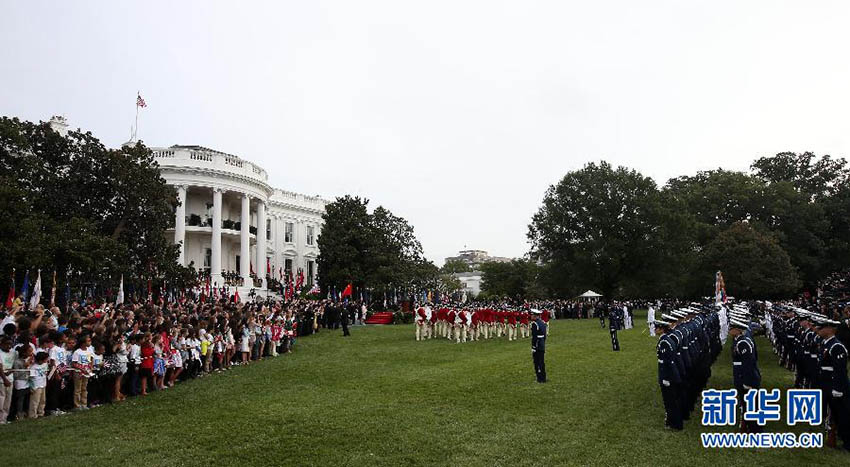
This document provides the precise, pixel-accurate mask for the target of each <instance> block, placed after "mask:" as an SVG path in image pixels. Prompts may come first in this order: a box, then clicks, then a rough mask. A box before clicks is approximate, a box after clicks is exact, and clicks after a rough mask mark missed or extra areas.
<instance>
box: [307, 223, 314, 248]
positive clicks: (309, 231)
mask: <svg viewBox="0 0 850 467" xmlns="http://www.w3.org/2000/svg"><path fill="white" fill-rule="evenodd" d="M307 244H308V245H312V244H313V226H312V225H308V226H307Z"/></svg>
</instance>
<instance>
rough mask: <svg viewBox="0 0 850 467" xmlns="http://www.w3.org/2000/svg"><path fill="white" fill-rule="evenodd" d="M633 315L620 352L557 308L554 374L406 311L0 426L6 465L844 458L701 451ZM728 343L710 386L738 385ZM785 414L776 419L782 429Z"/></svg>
mask: <svg viewBox="0 0 850 467" xmlns="http://www.w3.org/2000/svg"><path fill="white" fill-rule="evenodd" d="M636 322H637V323H639V326H638V327H637V328H636V329H633V330H629V331H624V332H621V333H620V342H621V347H622V351H621V352H619V353H614V352H612V351H611V346H610V341H609V338H608V332H607V330H604V329H601V328H600V326H599V321H598V320H587V321H567V320H562V321H557V322H554V323H553V325H552V334H551V336H550V338H549V341H548V343H547V354H546V364H547V370H548V373H549V379H550V383H549V384H545V385H543V384H537V383H535V382H534V374H533V367H532V363H531V353H530V344H529V342H528V340H520V341H517V342H511V343H508V342H506V341H505V340H504V339H502V340H490V341H486V342H475V343H467V344H461V345H457V344H454V343H450V342H447V341H445V340H432V341H427V342H418V343H417V342H415V341H414V340H413V327H412V326H411V325H405V326H384V327H355V328H353V330H352V336H351V337H350V338H342V337H340V334H341V331H338V332H335V333H329V332H324V331H323V332H322V333H320V334H319V335H317V336H310V337H307V338H304V339H301V340H299V341H298V344H297V351H296V352H295V353H293V354H291V355H288V356H283V357H278V358H276V359H270V360H267V361H264V362H260V363H258V364H254V365H251V366H249V367H247V368H241V367H240V368H236V369H234V370H232V371H230V372H226V373H222V374H216V375H212V376H209V377H206V378H202V379H199V380H195V381H192V382H189V383H184V384H181V385H178V386H177V387H175V388H173V389H170V390H168V391H164V392H161V393H156V394H153V395H151V396H148V397H147V398H144V399H135V400H128V401H126V402H123V403H120V404H116V405H111V406H105V407H102V408H98V409H94V410H90V411H88V412H84V413H77V414H70V415H65V416H62V417H51V418H46V419H40V420H35V421H25V422H21V423H14V424H10V425H6V426H2V427H0V439H2V440H3V443H2V444H3V446H4V448H3V456H2V458H3V463H2V465H77V466H87V465H104V466H117V465H205V466H215V465H228V464H230V465H258V466H259V465H262V466H270V465H326V466H329V465H393V466H394V465H429V464H440V465H484V466H492V465H511V466H513V465H669V464H674V463H675V464H682V465H747V466H753V465H812V464H815V463H823V464H831V465H847V463H848V462H850V455H845V454H843V453H840V452H837V451H835V450H832V449H824V450H749V451H746V450H726V451H709V450H705V449H703V448H702V447H701V446H700V444H699V443H700V441H699V433H700V432H701V431H703V430H702V429H701V427H700V426H699V413H696V414H695V415H694V417H693V419H692V420H691V421H690V422H688V423H687V424H686V429H685V431H684V432H680V433H673V432H669V431H666V430H664V429H663V428H662V425H663V418H664V412H663V409H662V405H661V396H660V393H659V390H658V385H657V383H656V358H655V339H654V338H651V337H649V336H648V335H647V333H646V332H642V331H643V329H644V328H643V323H644V319H643V318H640V319H636ZM757 343H758V345H759V351H760V356H761V362H760V365H761V368H762V374H763V381H764V383H763V386H764V387H768V388H771V387H779V388H782V389H784V388H786V387H788V386H789V385H790V384H791V383H792V375H791V373H790V372H788V371H787V370H785V369H783V368H779V367H778V366H777V365H776V358H775V356H774V355H773V353H772V352H771V351H770V349H769V347H768V344H767V342H766V341H765V340H764V339H763V338H759V340H758V342H757ZM728 346H729V343H728V342H727V348H726V349H725V350H724V352H723V355H722V356H721V358H720V359H719V360H718V362H717V363H715V366H714V368H713V376H712V379H711V386H712V387H715V388H726V387H729V386H730V384H731V363H730V358H729V351H728ZM784 398H785V394H784V391H783V400H784ZM784 420H785V418H784V415H783V422H782V425H776V426H771V427H768V431H786V430H787V427H785V425H784ZM796 431H802V428H800V429H798V430H796Z"/></svg>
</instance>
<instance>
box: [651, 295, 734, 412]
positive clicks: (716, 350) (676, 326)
mask: <svg viewBox="0 0 850 467" xmlns="http://www.w3.org/2000/svg"><path fill="white" fill-rule="evenodd" d="M661 318H662V319H661V320H657V321H656V322H655V323H656V325H658V326H660V328H661V329H662V330H663V334H662V336H661V338H660V339H659V342H658V346H657V347H656V351H657V352H656V353H657V354H658V383H659V385H660V386H661V393H662V397H663V398H664V409H665V412H666V413H667V422H666V424H667V426H669V427H670V428H672V429H681V421H683V420H688V419H689V418H690V413H691V412H692V411H693V410H694V407H695V405H696V402H697V400H698V399H699V395H700V394H701V393H702V390H703V389H704V388H705V386H706V384H707V383H708V379H709V377H710V376H711V365H712V364H713V363H714V361H715V360H716V359H717V356H718V355H719V354H720V350H721V349H722V344H721V342H720V319H719V317H718V314H717V312H716V310H715V309H714V308H713V307H704V306H700V305H692V306H689V307H686V308H681V309H678V310H672V311H670V314H667V313H662V314H661ZM665 323H666V325H665Z"/></svg>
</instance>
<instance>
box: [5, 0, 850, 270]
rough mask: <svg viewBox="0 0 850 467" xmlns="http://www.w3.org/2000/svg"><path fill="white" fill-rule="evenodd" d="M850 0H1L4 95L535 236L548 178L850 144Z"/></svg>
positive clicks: (468, 233) (664, 171) (512, 241)
mask: <svg viewBox="0 0 850 467" xmlns="http://www.w3.org/2000/svg"><path fill="white" fill-rule="evenodd" d="M848 23H850V2H846V1H834V2H830V1H815V2H813V1H794V2H790V1H778V0H765V1H746V2H741V1H720V0H712V1H678V0H677V1H633V0H626V1H592V2H591V1H575V2H571V1H552V2H534V1H529V0H516V1H494V0H482V1H464V0H451V1H433V0H432V1H427V2H412V1H399V0H389V1H368V0H358V1H345V0H340V1H318V0H310V1H275V2H268V3H262V2H255V1H245V2H234V1H227V2H212V1H198V2H188V1H179V2H178V1H168V2H160V1H145V2H115V1H102V2H93V1H90V2H84V1H80V2H58V1H12V0H0V44H2V46H0V114H2V115H9V116H18V117H20V118H23V119H27V120H36V121H37V120H47V119H48V118H49V117H50V115H53V114H64V115H65V116H66V117H67V118H68V119H69V121H70V123H71V125H72V127H74V128H77V127H79V128H82V129H85V130H89V131H91V132H92V133H94V134H95V135H96V136H98V137H99V138H100V139H101V140H102V141H104V142H105V143H106V144H107V145H110V146H118V145H119V144H120V143H122V142H123V141H126V140H127V139H128V136H129V131H130V125H131V124H132V122H133V118H134V112H135V97H136V91H137V90H138V91H141V93H142V96H143V97H144V98H145V100H146V101H147V103H148V108H146V109H143V110H142V114H141V117H140V124H139V135H140V138H141V139H143V140H144V141H145V143H147V144H148V145H149V146H169V145H172V144H200V145H204V146H208V147H211V148H215V149H218V150H221V151H225V152H229V153H233V154H237V155H239V156H241V157H243V158H245V159H248V160H251V161H253V162H256V163H258V164H260V165H261V166H263V167H264V168H265V169H266V170H267V171H268V172H269V174H270V182H271V183H272V184H273V185H274V186H276V187H279V188H284V189H289V190H294V191H299V192H303V193H306V194H320V195H322V196H324V197H326V198H328V199H332V198H333V197H335V196H337V195H342V194H346V193H351V194H357V195H361V196H365V197H368V198H369V199H371V205H372V207H375V206H377V205H379V204H380V205H384V206H386V207H387V208H389V209H390V210H392V211H393V212H394V213H395V214H397V215H400V216H403V217H405V218H407V219H408V220H409V221H410V222H411V223H412V224H413V225H414V227H415V229H416V233H417V236H418V237H419V239H420V240H421V242H422V245H423V247H424V248H425V253H426V255H427V256H428V257H429V258H431V259H433V260H435V262H437V264H442V261H443V258H444V257H445V256H448V255H452V254H454V253H455V252H456V251H457V250H459V249H461V248H463V247H464V246H468V247H469V248H477V249H486V250H488V251H490V253H491V254H494V255H498V256H521V255H522V254H524V253H525V252H526V251H527V249H528V245H527V242H526V237H525V234H526V231H527V225H528V222H529V220H530V218H531V215H532V214H533V213H534V212H535V211H536V209H537V207H538V206H539V204H540V201H541V199H542V196H543V193H544V191H545V190H546V188H547V186H549V185H550V184H552V183H555V182H557V181H558V180H559V179H560V177H562V176H563V175H564V173H566V172H567V171H569V170H573V169H577V168H580V167H582V166H583V165H584V164H585V163H586V162H588V161H597V160H600V159H606V160H608V161H610V162H612V163H613V164H619V165H627V166H630V167H633V168H635V169H638V170H639V171H641V172H643V173H644V174H646V175H649V176H652V177H653V178H654V179H655V180H656V181H657V182H658V183H659V184H663V183H664V182H665V181H666V180H667V179H668V178H670V177H673V176H677V175H685V174H693V173H695V172H696V171H698V170H703V169H710V168H716V167H720V166H722V167H724V168H728V169H746V168H747V167H748V166H749V164H750V162H751V161H752V160H753V159H755V158H757V157H760V156H763V155H770V154H774V153H776V152H779V151H786V150H787V151H796V152H799V151H806V150H810V151H815V152H816V153H818V154H831V155H833V156H845V157H846V156H848V150H850V116H848V115H850V92H848V89H850V55H848V53H850V48H848V46H850V27H848V26H847V25H848Z"/></svg>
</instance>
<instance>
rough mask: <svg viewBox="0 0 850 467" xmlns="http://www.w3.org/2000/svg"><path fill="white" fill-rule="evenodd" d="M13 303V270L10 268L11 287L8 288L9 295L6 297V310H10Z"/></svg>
mask: <svg viewBox="0 0 850 467" xmlns="http://www.w3.org/2000/svg"><path fill="white" fill-rule="evenodd" d="M14 302H15V269H14V268H12V285H11V286H9V295H8V296H7V297H6V308H8V309H11V308H12V304H13V303H14Z"/></svg>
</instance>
